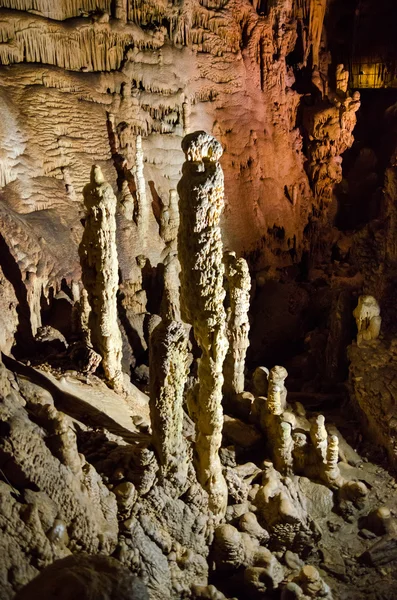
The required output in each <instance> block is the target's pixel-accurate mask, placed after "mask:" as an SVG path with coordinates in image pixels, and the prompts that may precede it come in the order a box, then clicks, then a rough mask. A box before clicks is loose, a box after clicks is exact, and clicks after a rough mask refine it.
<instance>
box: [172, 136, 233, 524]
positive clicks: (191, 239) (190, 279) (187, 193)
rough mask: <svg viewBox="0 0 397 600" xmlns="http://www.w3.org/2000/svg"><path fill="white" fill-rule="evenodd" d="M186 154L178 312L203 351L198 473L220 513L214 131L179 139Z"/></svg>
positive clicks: (219, 277)
mask: <svg viewBox="0 0 397 600" xmlns="http://www.w3.org/2000/svg"><path fill="white" fill-rule="evenodd" d="M182 148H183V150H184V152H185V155H186V162H185V164H184V166H183V176H182V179H181V181H180V182H179V184H178V193H179V197H180V205H179V212H180V229H179V234H178V256H179V260H180V263H181V299H182V317H183V318H184V319H185V320H186V321H187V322H188V323H190V324H191V325H192V326H193V331H194V336H195V338H196V341H197V343H198V344H199V346H200V348H201V351H202V355H201V357H200V362H199V367H198V377H199V389H198V395H197V398H196V407H195V419H196V427H197V437H196V452H197V470H198V478H199V481H200V482H201V483H202V485H203V486H204V488H205V489H206V490H207V491H208V493H209V495H210V508H211V510H212V511H213V512H214V513H215V514H216V515H217V516H219V517H222V516H223V515H224V514H225V511H226V505H227V488H226V484H225V480H224V478H223V475H222V470H221V463H220V460H219V447H220V445H221V440H222V425H223V415H222V386H223V373H222V369H223V362H224V359H225V356H226V352H227V347H228V343H227V338H226V328H225V321H226V315H225V309H224V307H223V300H224V297H225V291H224V289H223V275H224V265H223V248H222V238H221V230H220V226H219V222H220V216H221V213H222V210H223V206H224V196H223V173H222V169H221V167H220V165H219V163H218V159H219V158H220V156H221V155H222V147H221V145H220V144H219V142H217V141H216V140H215V138H213V137H212V136H210V135H208V134H206V133H205V132H196V133H194V134H190V135H188V136H186V137H185V138H184V140H183V143H182Z"/></svg>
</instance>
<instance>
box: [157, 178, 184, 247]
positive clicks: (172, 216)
mask: <svg viewBox="0 0 397 600" xmlns="http://www.w3.org/2000/svg"><path fill="white" fill-rule="evenodd" d="M178 227H179V208H178V193H177V191H176V190H170V193H169V197H168V202H164V204H163V207H162V210H161V215H160V236H161V238H162V239H163V240H164V242H165V243H166V244H171V243H172V242H173V241H174V240H176V237H177V235H178Z"/></svg>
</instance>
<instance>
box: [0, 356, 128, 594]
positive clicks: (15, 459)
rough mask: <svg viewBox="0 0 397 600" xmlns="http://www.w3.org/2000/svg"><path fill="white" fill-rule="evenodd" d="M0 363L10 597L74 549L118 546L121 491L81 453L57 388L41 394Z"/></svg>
mask: <svg viewBox="0 0 397 600" xmlns="http://www.w3.org/2000/svg"><path fill="white" fill-rule="evenodd" d="M0 367H1V371H2V375H3V378H2V380H1V402H0V421H1V424H2V431H3V435H2V439H1V444H0V456H1V473H2V476H3V477H4V480H3V481H1V498H2V500H1V503H0V504H1V510H0V529H1V535H0V546H1V556H2V560H1V569H0V578H1V581H0V587H1V594H2V598H4V599H5V600H6V599H8V598H9V599H11V598H12V597H13V595H14V593H15V591H17V590H18V589H20V588H21V587H22V586H23V585H25V584H27V583H28V582H29V581H30V580H31V579H32V578H34V577H35V576H36V575H37V574H38V571H39V570H41V569H42V568H43V567H45V566H46V565H49V564H50V563H51V562H53V561H54V560H56V559H58V558H62V557H64V556H67V555H69V554H70V553H71V552H77V551H79V550H83V551H86V552H89V553H93V554H95V553H98V552H102V553H104V554H110V553H111V552H113V550H114V549H115V547H116V544H117V536H118V522H117V507H116V500H115V497H114V496H113V494H112V493H111V492H109V490H108V489H107V488H106V487H105V486H104V484H103V482H102V479H101V477H100V476H99V475H98V473H97V472H96V471H95V469H94V468H93V467H92V466H91V465H90V464H89V463H87V462H86V461H85V459H84V457H83V456H82V455H80V454H78V450H77V445H76V435H75V434H74V432H73V428H72V424H71V423H70V422H68V423H66V420H67V418H66V416H65V415H62V413H59V412H58V411H57V410H56V409H55V407H54V406H53V404H51V403H52V399H51V396H50V395H47V396H46V395H45V394H44V393H43V390H41V393H40V388H38V389H37V392H38V393H37V392H36V395H35V392H34V391H35V388H34V386H33V387H32V386H30V385H29V384H28V383H24V387H23V388H22V393H21V391H20V389H19V386H18V383H17V381H16V379H15V378H14V376H13V375H11V373H10V372H8V371H6V370H5V369H4V367H3V366H2V365H1V364H0ZM43 402H44V404H43ZM31 416H32V417H33V418H34V421H35V422H34V421H33V420H31V418H30V417H31ZM62 422H64V423H65V427H62V426H61V425H60V424H61V423H62Z"/></svg>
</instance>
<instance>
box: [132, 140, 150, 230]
mask: <svg viewBox="0 0 397 600" xmlns="http://www.w3.org/2000/svg"><path fill="white" fill-rule="evenodd" d="M135 143H136V146H135V167H134V175H135V184H136V197H137V224H138V227H139V228H140V229H141V231H142V235H143V237H145V233H146V230H147V227H148V225H149V206H148V202H147V198H146V183H145V177H144V174H143V150H142V137H141V136H140V135H137V136H136V142H135Z"/></svg>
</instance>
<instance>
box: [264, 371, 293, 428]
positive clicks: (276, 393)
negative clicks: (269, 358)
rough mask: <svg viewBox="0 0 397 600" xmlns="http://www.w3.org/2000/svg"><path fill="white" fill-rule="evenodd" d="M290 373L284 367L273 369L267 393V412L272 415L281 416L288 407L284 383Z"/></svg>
mask: <svg viewBox="0 0 397 600" xmlns="http://www.w3.org/2000/svg"><path fill="white" fill-rule="evenodd" d="M287 376H288V373H287V370H286V369H284V367H279V366H276V367H273V368H272V369H270V373H269V388H268V393H267V410H268V412H269V414H270V415H275V416H278V415H281V414H282V413H283V412H284V410H285V408H286V405H287V389H286V387H285V385H284V381H285V379H286V378H287Z"/></svg>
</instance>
